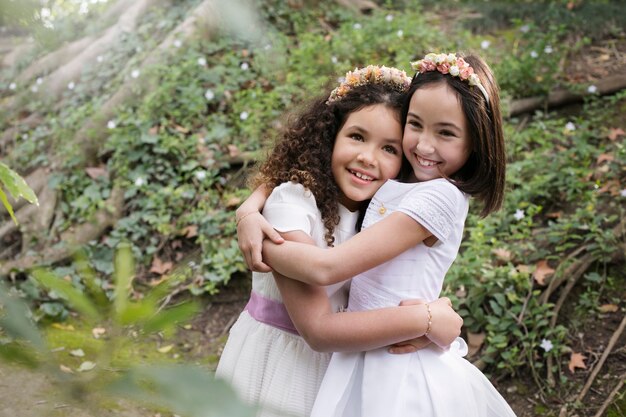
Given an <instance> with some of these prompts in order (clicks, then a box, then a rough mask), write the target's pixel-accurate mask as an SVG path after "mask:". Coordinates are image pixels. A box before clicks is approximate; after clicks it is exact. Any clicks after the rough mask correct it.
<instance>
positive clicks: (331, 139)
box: [250, 84, 404, 246]
mask: <svg viewBox="0 0 626 417" xmlns="http://www.w3.org/2000/svg"><path fill="white" fill-rule="evenodd" d="M327 98H328V94H326V95H324V96H323V98H317V99H314V100H313V101H312V102H311V103H309V104H308V105H307V106H305V107H304V109H303V110H302V111H301V112H300V114H299V115H297V116H296V117H292V118H290V120H289V122H288V124H287V126H286V128H285V129H284V130H283V132H282V133H281V134H280V136H279V137H278V139H277V142H276V143H275V144H274V147H273V148H272V149H271V150H270V151H269V154H268V156H267V158H266V160H265V161H264V162H263V163H262V164H261V166H260V167H259V169H258V172H257V173H256V175H255V176H254V177H253V178H252V180H251V181H250V183H251V186H252V187H253V188H256V187H258V186H260V185H265V186H266V187H267V188H268V189H270V190H271V189H273V188H274V187H277V186H278V185H280V184H282V183H284V182H287V181H293V182H297V183H300V184H302V185H303V186H304V187H305V188H307V189H308V190H309V191H311V193H312V194H313V196H314V197H315V202H316V204H317V208H318V209H319V210H320V213H321V215H322V221H323V222H324V227H325V229H326V233H325V239H326V243H327V245H328V246H332V245H333V242H334V241H335V238H334V237H333V232H334V230H335V226H337V225H338V224H339V206H338V200H339V192H340V190H339V188H338V187H337V184H336V183H335V179H334V177H333V174H332V170H331V159H332V152H333V147H334V145H335V138H336V137H337V133H338V132H339V130H341V128H342V127H343V125H344V123H345V122H346V120H347V118H348V116H349V115H350V114H351V113H353V112H356V111H359V110H361V109H363V108H365V107H369V106H373V105H378V104H380V105H384V106H386V107H388V108H389V109H392V110H393V111H394V112H396V113H397V117H398V121H399V120H400V118H401V115H400V111H401V109H402V103H403V101H404V94H403V93H400V92H398V91H395V90H393V89H391V88H389V87H386V86H383V85H380V84H366V85H363V86H360V87H357V88H354V89H352V90H351V91H350V92H349V93H347V94H346V95H345V96H344V97H343V98H342V99H341V100H337V101H334V102H331V103H328V104H327V103H326V100H327ZM364 203H365V202H364Z"/></svg>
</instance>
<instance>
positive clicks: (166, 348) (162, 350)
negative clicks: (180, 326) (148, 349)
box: [157, 345, 174, 353]
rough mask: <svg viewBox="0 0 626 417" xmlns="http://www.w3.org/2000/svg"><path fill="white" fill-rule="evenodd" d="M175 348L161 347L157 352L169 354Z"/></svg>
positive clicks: (170, 346) (171, 346) (169, 346)
mask: <svg viewBox="0 0 626 417" xmlns="http://www.w3.org/2000/svg"><path fill="white" fill-rule="evenodd" d="M173 347H174V345H165V346H161V347H160V348H158V349H157V350H158V351H159V352H160V353H167V352H169V351H170V350H172V348H173Z"/></svg>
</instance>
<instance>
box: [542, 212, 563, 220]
mask: <svg viewBox="0 0 626 417" xmlns="http://www.w3.org/2000/svg"><path fill="white" fill-rule="evenodd" d="M562 215H563V212H562V211H552V212H550V213H546V217H547V218H549V219H558V218H560V217H561V216H562Z"/></svg>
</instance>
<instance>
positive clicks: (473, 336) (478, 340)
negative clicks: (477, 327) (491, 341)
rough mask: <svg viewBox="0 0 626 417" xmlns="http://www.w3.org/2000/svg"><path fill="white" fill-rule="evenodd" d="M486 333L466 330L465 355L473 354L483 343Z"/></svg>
mask: <svg viewBox="0 0 626 417" xmlns="http://www.w3.org/2000/svg"><path fill="white" fill-rule="evenodd" d="M485 337H486V334H485V333H484V332H481V333H470V332H467V345H468V350H467V355H468V356H474V355H475V354H476V353H477V352H478V351H479V350H480V348H481V346H482V345H483V342H484V341H485Z"/></svg>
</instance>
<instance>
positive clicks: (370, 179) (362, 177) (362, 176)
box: [350, 171, 374, 181]
mask: <svg viewBox="0 0 626 417" xmlns="http://www.w3.org/2000/svg"><path fill="white" fill-rule="evenodd" d="M350 172H352V174H354V175H355V176H356V177H358V178H360V179H362V180H365V181H372V180H373V179H374V178H373V177H370V176H369V175H365V174H361V173H360V172H356V171H350Z"/></svg>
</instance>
